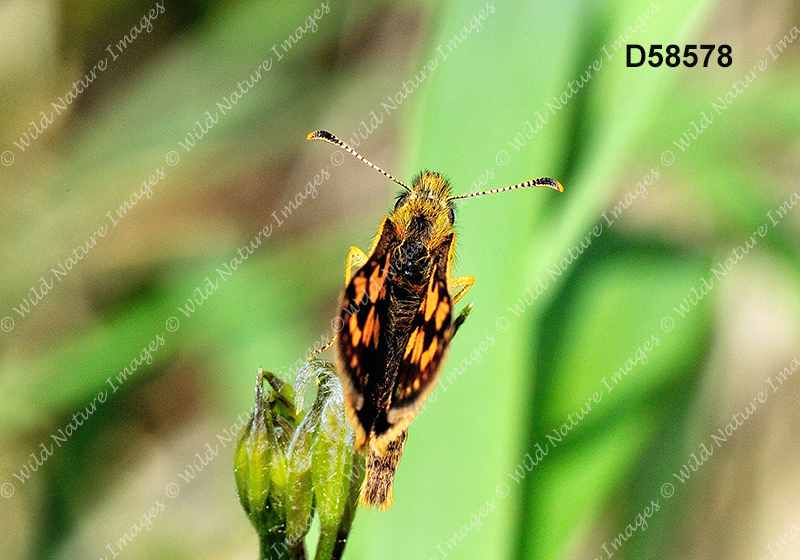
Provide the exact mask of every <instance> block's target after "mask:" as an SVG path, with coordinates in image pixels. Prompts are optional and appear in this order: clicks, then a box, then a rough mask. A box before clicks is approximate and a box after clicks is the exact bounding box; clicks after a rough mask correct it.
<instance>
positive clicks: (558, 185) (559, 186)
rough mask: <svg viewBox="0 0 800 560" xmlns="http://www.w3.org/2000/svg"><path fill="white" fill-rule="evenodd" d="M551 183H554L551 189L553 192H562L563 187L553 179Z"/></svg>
mask: <svg viewBox="0 0 800 560" xmlns="http://www.w3.org/2000/svg"><path fill="white" fill-rule="evenodd" d="M553 183H555V185H553V188H554V189H555V190H557V191H558V192H564V185H562V184H561V183H560V182H558V181H556V180H555V179H553Z"/></svg>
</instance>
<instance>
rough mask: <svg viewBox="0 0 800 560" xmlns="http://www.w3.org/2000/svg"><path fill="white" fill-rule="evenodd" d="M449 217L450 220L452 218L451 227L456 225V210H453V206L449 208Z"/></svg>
mask: <svg viewBox="0 0 800 560" xmlns="http://www.w3.org/2000/svg"><path fill="white" fill-rule="evenodd" d="M447 217H448V218H450V225H451V226H452V225H453V224H454V223H456V212H455V210H454V209H453V207H452V206H451V207H450V208H449V210H448V211H447Z"/></svg>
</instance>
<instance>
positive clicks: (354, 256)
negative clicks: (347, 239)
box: [344, 247, 367, 286]
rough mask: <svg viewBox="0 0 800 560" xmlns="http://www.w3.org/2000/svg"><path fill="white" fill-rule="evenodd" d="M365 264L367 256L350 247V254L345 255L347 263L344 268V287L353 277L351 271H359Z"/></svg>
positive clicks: (359, 250)
mask: <svg viewBox="0 0 800 560" xmlns="http://www.w3.org/2000/svg"><path fill="white" fill-rule="evenodd" d="M365 262H367V255H366V254H365V253H364V251H362V250H361V249H359V248H358V247H350V252H348V253H347V263H346V264H345V267H344V285H345V286H347V285H348V284H349V283H350V279H351V278H352V277H353V269H354V268H355V269H359V268H361V267H362V266H364V263H365Z"/></svg>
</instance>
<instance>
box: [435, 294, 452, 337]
mask: <svg viewBox="0 0 800 560" xmlns="http://www.w3.org/2000/svg"><path fill="white" fill-rule="evenodd" d="M448 315H450V305H449V304H448V303H446V302H444V301H443V302H442V303H440V304H439V307H438V308H437V309H436V330H437V331H439V330H441V329H442V325H443V324H444V320H445V319H446V318H447V316H448Z"/></svg>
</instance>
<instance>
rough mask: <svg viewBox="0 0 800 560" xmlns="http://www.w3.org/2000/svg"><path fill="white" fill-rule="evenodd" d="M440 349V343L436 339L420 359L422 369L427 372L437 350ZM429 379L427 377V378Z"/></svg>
mask: <svg viewBox="0 0 800 560" xmlns="http://www.w3.org/2000/svg"><path fill="white" fill-rule="evenodd" d="M438 347H439V343H438V342H437V341H436V339H435V338H434V339H433V340H432V341H431V345H430V346H429V347H428V349H427V350H426V351H425V352H424V353H423V354H422V356H421V358H420V366H419V367H420V369H422V370H425V369H426V368H427V367H428V364H429V363H430V362H431V360H433V356H434V355H435V354H436V349H437V348H438ZM425 377H427V375H426V376H425Z"/></svg>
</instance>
